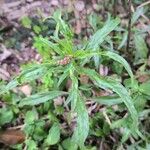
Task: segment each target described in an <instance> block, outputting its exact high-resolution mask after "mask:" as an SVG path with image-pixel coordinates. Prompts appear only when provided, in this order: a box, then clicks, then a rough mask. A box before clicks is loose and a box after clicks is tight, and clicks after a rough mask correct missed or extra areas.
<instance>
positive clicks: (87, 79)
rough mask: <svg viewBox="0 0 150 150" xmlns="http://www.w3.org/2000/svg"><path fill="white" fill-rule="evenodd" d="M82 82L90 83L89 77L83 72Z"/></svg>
mask: <svg viewBox="0 0 150 150" xmlns="http://www.w3.org/2000/svg"><path fill="white" fill-rule="evenodd" d="M80 82H81V83H82V84H88V82H89V77H88V76H87V75H85V74H81V75H80Z"/></svg>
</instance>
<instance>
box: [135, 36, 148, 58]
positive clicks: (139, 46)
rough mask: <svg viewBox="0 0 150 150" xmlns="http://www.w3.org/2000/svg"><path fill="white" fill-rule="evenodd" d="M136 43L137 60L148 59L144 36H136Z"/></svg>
mask: <svg viewBox="0 0 150 150" xmlns="http://www.w3.org/2000/svg"><path fill="white" fill-rule="evenodd" d="M134 42H135V47H136V53H135V54H136V55H135V57H136V59H139V58H147V54H148V48H147V45H146V43H145V40H144V38H143V37H142V35H140V34H135V35H134Z"/></svg>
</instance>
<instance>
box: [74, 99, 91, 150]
mask: <svg viewBox="0 0 150 150" xmlns="http://www.w3.org/2000/svg"><path fill="white" fill-rule="evenodd" d="M75 111H76V112H77V127H76V129H75V131H74V134H73V137H72V140H73V142H75V144H77V145H78V146H79V147H80V148H81V149H82V148H83V147H84V142H85V140H86V138H87V136H88V132H89V118H88V112H87V110H86V107H85V103H84V101H83V99H82V98H81V97H78V101H77V105H76V110H75Z"/></svg>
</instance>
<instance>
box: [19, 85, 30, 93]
mask: <svg viewBox="0 0 150 150" xmlns="http://www.w3.org/2000/svg"><path fill="white" fill-rule="evenodd" d="M19 90H20V91H21V92H22V93H23V94H25V95H26V96H30V95H31V92H32V87H31V86H30V85H28V84H27V85H23V86H21V87H19Z"/></svg>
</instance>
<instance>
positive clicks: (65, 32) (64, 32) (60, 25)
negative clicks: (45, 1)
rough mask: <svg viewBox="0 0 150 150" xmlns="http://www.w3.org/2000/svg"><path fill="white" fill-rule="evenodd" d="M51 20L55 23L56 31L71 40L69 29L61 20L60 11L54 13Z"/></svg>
mask: <svg viewBox="0 0 150 150" xmlns="http://www.w3.org/2000/svg"><path fill="white" fill-rule="evenodd" d="M53 19H54V20H55V21H56V22H57V30H58V31H59V32H60V33H61V34H62V35H63V36H65V37H66V38H70V39H71V38H72V37H73V32H72V30H71V28H70V27H69V26H68V24H66V23H65V21H64V20H63V19H62V18H61V11H60V10H57V11H55V13H54V15H53ZM58 31H57V32H58Z"/></svg>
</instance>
